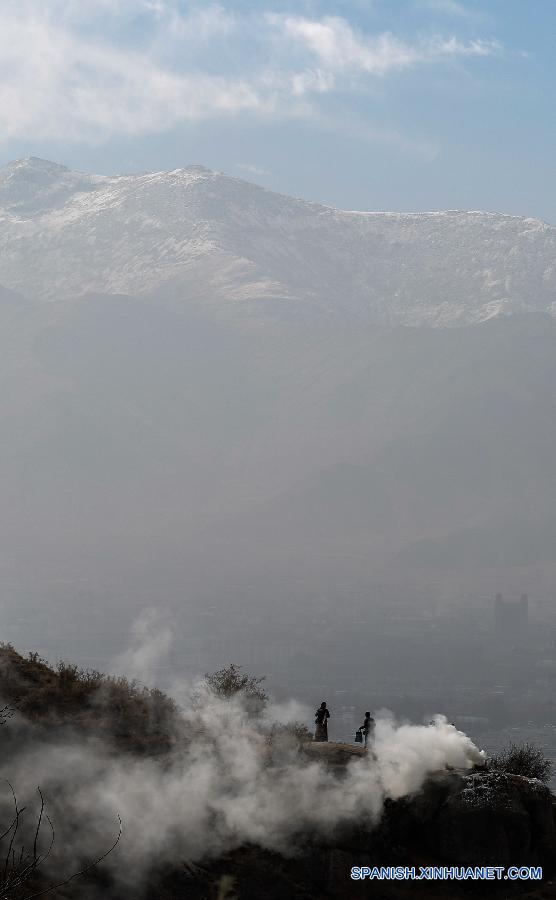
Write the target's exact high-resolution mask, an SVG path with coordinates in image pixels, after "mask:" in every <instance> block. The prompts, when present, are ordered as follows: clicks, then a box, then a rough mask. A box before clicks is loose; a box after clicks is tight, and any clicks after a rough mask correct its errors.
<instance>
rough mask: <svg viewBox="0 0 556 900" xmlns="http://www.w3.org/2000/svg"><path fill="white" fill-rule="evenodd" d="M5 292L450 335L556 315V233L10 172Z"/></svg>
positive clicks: (213, 176)
mask: <svg viewBox="0 0 556 900" xmlns="http://www.w3.org/2000/svg"><path fill="white" fill-rule="evenodd" d="M0 284H2V285H4V286H5V287H7V288H9V289H11V290H15V291H17V292H20V293H22V294H23V295H25V296H27V297H29V298H37V299H60V298H68V297H72V296H79V295H81V294H84V293H90V292H97V293H119V294H132V295H140V294H152V293H156V294H157V295H160V296H165V297H171V298H172V299H175V300H179V301H187V302H189V303H190V304H197V303H199V304H201V305H202V307H203V308H204V309H205V310H211V311H213V312H214V313H216V314H218V315H219V316H221V315H222V313H226V312H228V313H229V312H230V311H233V314H235V313H236V312H237V313H248V314H249V315H251V316H255V317H257V316H259V315H262V316H265V317H266V316H272V317H273V318H276V317H278V318H285V319H288V320H291V319H292V318H293V319H294V320H296V319H305V318H314V317H315V316H317V317H319V318H320V317H324V318H326V319H330V318H333V319H336V318H338V319H340V320H348V321H349V320H353V319H355V320H359V319H361V318H363V319H368V320H370V321H371V322H377V323H380V324H387V325H390V324H406V325H437V326H438V325H440V326H452V325H458V324H471V323H474V322H480V321H483V320H486V319H489V318H492V317H493V316H496V315H499V314H511V313H516V312H527V311H550V312H554V311H555V310H556V228H555V227H553V226H550V225H547V224H545V223H543V222H541V221H538V220H536V219H528V218H521V217H517V216H510V215H501V214H497V213H487V212H459V211H448V212H431V213H416V214H402V213H364V212H346V211H342V210H337V209H333V208H330V207H326V206H321V205H319V204H316V203H309V202H306V201H303V200H297V199H294V198H291V197H287V196H283V195H280V194H276V193H272V192H271V191H267V190H264V189H263V188H260V187H257V186H256V185H253V184H250V183H247V182H245V181H241V180H239V179H236V178H231V177H228V176H226V175H223V174H221V173H218V172H212V171H210V170H208V169H205V168H203V167H201V166H189V167H187V168H183V169H175V170H173V171H170V172H154V173H149V174H142V175H121V176H113V177H112V176H99V175H85V174H81V173H78V172H73V171H71V170H69V169H67V168H65V167H64V166H59V165H56V164H54V163H51V162H46V161H44V160H40V159H36V158H31V159H25V160H19V161H16V162H13V163H10V164H9V165H7V166H4V167H3V168H1V169H0Z"/></svg>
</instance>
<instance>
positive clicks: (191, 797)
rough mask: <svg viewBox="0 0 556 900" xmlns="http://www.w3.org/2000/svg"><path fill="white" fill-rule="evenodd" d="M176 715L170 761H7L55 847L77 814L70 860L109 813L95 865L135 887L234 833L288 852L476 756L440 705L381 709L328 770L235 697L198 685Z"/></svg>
mask: <svg viewBox="0 0 556 900" xmlns="http://www.w3.org/2000/svg"><path fill="white" fill-rule="evenodd" d="M199 692H201V694H200V693H199ZM182 715H183V725H184V730H183V734H184V735H186V736H187V735H189V737H188V738H184V739H183V741H182V740H180V739H179V738H176V744H175V747H174V752H173V756H172V760H171V761H168V760H165V761H164V762H163V763H161V762H160V761H155V760H144V759H131V758H121V757H120V758H117V757H115V756H114V755H113V754H112V753H110V752H109V750H108V748H106V747H104V748H103V747H99V746H98V745H97V744H91V743H87V744H83V743H79V742H75V743H73V744H70V745H68V744H67V743H64V744H59V745H58V744H53V745H47V746H44V745H40V744H39V745H35V746H33V747H32V749H30V750H29V751H28V752H27V753H25V754H24V755H23V756H22V757H21V758H20V759H19V761H18V764H17V767H16V771H15V772H14V771H13V760H12V761H11V762H10V764H9V769H10V771H9V775H10V778H11V779H12V781H13V782H14V784H15V785H16V790H17V792H18V794H20V795H23V794H25V795H29V794H30V793H31V792H32V791H33V790H34V787H35V785H36V784H37V783H39V784H40V785H41V786H42V788H43V790H44V792H45V794H46V797H47V800H48V803H49V806H50V811H51V815H52V816H53V818H54V820H55V822H56V826H57V832H58V838H57V841H58V843H59V844H60V845H61V846H62V847H64V848H66V849H67V848H71V846H72V844H74V843H75V823H76V822H77V823H79V824H80V834H82V835H83V840H81V838H80V840H79V847H78V848H77V850H76V854H78V855H76V856H75V857H74V858H73V859H72V864H73V865H74V866H77V865H80V864H82V862H83V859H84V858H86V857H89V858H91V857H94V856H95V854H98V852H99V850H101V849H102V843H103V842H104V845H107V844H108V843H109V839H110V836H111V834H112V832H113V831H114V829H115V822H116V813H118V814H119V815H120V816H121V818H122V821H123V828H124V832H123V838H122V841H121V843H120V846H119V847H118V848H117V850H116V851H115V852H114V854H112V856H110V857H109V858H108V860H107V861H106V863H105V865H107V866H109V867H111V868H112V869H113V871H114V874H115V875H116V877H117V878H118V879H124V881H126V882H127V881H128V880H129V879H131V880H132V881H133V882H134V887H135V889H136V890H137V888H138V886H139V885H140V883H141V880H142V878H143V877H144V876H145V874H146V872H147V871H148V869H150V868H151V867H152V866H154V865H157V866H159V865H161V864H164V863H166V864H168V865H169V864H170V863H171V862H175V861H176V860H187V861H188V862H189V863H195V862H199V861H201V860H203V859H206V858H207V857H215V856H218V855H220V854H223V853H225V852H227V851H230V850H233V849H234V848H237V847H239V846H240V845H242V844H245V843H252V844H256V845H258V846H260V847H263V848H265V849H269V850H274V851H278V852H281V853H283V854H286V855H288V854H294V853H295V850H296V846H298V845H299V842H300V839H302V836H304V835H311V836H312V837H316V838H319V837H321V838H325V839H326V838H329V837H331V836H332V835H333V834H334V832H335V830H336V829H338V828H339V827H340V826H342V825H347V824H356V823H361V824H367V825H372V824H373V823H377V822H378V821H379V819H380V817H381V813H382V810H383V806H384V802H385V800H386V799H387V798H393V799H396V798H399V797H403V796H406V795H408V794H412V793H414V792H416V791H418V790H419V789H420V788H421V786H422V785H423V782H424V780H425V779H426V777H427V775H429V774H430V773H432V772H434V771H437V770H439V769H444V768H445V767H446V766H452V767H456V768H464V769H466V768H470V767H471V766H472V765H473V764H475V763H481V762H482V761H483V754H482V753H481V752H480V751H479V750H478V749H477V748H476V747H475V745H474V744H473V743H472V742H471V740H470V739H469V738H468V737H467V736H466V735H465V734H463V733H462V732H460V731H458V730H457V729H456V728H455V727H454V726H452V725H450V724H449V723H448V722H447V721H446V719H445V718H443V717H442V716H439V717H437V718H436V720H435V723H434V724H433V725H409V724H399V723H397V722H396V720H395V719H394V718H393V716H391V715H386V714H384V715H381V716H380V717H379V718H378V720H377V723H376V741H375V747H374V752H373V753H368V754H367V756H366V757H364V758H363V757H358V758H355V759H354V760H353V761H352V762H350V763H348V765H347V769H346V772H345V775H344V777H342V778H341V779H338V777H337V775H335V774H334V773H333V772H331V771H330V770H329V768H327V766H326V765H325V764H324V763H323V762H322V761H321V760H320V759H314V758H313V757H312V756H311V755H309V754H307V755H305V754H300V753H299V748H298V745H297V744H294V743H293V742H292V743H291V744H289V745H288V744H285V745H284V744H283V743H281V744H280V748H279V752H278V753H273V752H272V750H271V748H270V746H269V743H268V741H267V739H266V737H265V729H264V727H262V724H261V723H258V724H254V723H253V722H250V721H249V720H248V719H247V718H246V714H245V711H244V709H243V707H242V704H241V703H239V702H229V701H222V700H218V699H215V698H214V697H211V696H209V694H208V693H207V692H206V691H205V692H204V694H203V693H202V688H200V687H198V688H197V701H196V702H195V704H193V705H192V707H191V708H189V709H186V710H184V711H183V714H182ZM3 768H5V767H3ZM2 774H5V775H8V772H7V771H6V772H2ZM23 799H24V798H23V796H22V800H23ZM25 799H27V797H25ZM60 823H61V826H60ZM66 859H67V857H66ZM66 865H67V862H66ZM57 874H59V873H57Z"/></svg>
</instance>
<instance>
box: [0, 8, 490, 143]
mask: <svg viewBox="0 0 556 900" xmlns="http://www.w3.org/2000/svg"><path fill="white" fill-rule="evenodd" d="M495 51H496V45H495V44H494V43H493V42H488V41H480V40H476V41H472V42H470V43H463V42H461V41H459V40H458V39H457V38H455V37H450V38H446V39H441V38H436V39H432V40H428V41H427V42H422V41H418V42H416V43H414V44H413V43H409V42H406V41H402V40H400V39H399V38H397V37H396V36H395V35H393V34H390V33H383V34H378V35H371V36H369V35H364V34H361V33H359V32H357V31H356V30H355V29H354V28H353V27H352V26H351V25H350V23H349V22H348V21H347V20H346V19H344V18H341V17H338V16H332V17H331V16H328V17H325V18H322V19H318V20H317V19H309V18H304V17H302V16H284V15H276V14H265V13H264V12H262V13H261V12H256V13H247V12H244V13H237V12H230V9H229V8H227V7H224V6H223V5H219V4H209V5H207V4H197V5H195V4H190V5H189V6H188V7H187V9H186V10H185V11H184V8H183V6H182V4H180V3H179V2H178V0H4V3H3V4H2V5H1V6H0V136H1V137H0V140H2V141H7V140H9V139H24V140H36V139H39V140H40V139H54V140H66V141H68V140H75V141H77V140H87V141H101V140H104V139H106V138H109V137H111V136H113V135H128V136H140V135H146V134H149V133H156V132H160V131H164V130H167V129H171V128H173V127H175V126H176V125H178V124H179V123H182V122H188V121H189V122H192V121H199V120H204V119H208V118H215V117H221V116H233V115H239V114H242V113H250V114H256V115H261V116H268V115H271V114H272V115H277V116H278V115H279V116H282V117H284V116H290V117H292V116H303V115H308V114H311V113H314V112H315V111H316V109H317V107H318V98H319V96H321V97H322V96H323V95H326V94H331V93H332V92H334V91H336V90H339V89H341V90H343V91H346V90H348V89H352V88H353V86H354V79H355V78H361V79H362V78H371V77H376V76H385V75H387V74H388V73H391V72H397V71H403V70H404V69H408V68H410V67H413V66H416V65H418V64H424V63H433V62H440V61H442V60H449V59H453V58H458V57H459V58H471V57H480V56H487V55H490V54H492V53H494V52H495Z"/></svg>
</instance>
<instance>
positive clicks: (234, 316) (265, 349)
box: [0, 159, 556, 658]
mask: <svg viewBox="0 0 556 900" xmlns="http://www.w3.org/2000/svg"><path fill="white" fill-rule="evenodd" d="M555 251H556V229H555V228H554V227H551V226H549V225H546V224H543V223H542V222H539V221H537V220H534V219H523V218H518V217H512V216H507V215H498V214H495V213H484V212H442V213H425V214H414V215H413V214H412V215H408V214H398V213H359V212H342V211H339V210H335V209H330V208H328V207H325V206H319V205H318V204H314V203H307V202H305V201H301V200H295V199H292V198H290V197H284V196H281V195H278V194H273V193H271V192H269V191H266V190H263V189H262V188H259V187H256V186H255V185H251V184H247V183H245V182H243V181H239V180H237V179H234V178H229V177H227V176H225V175H221V174H218V173H215V172H211V171H209V170H207V169H204V168H202V167H198V166H191V167H188V168H184V169H177V170H174V171H172V172H158V173H152V174H146V175H130V176H118V177H105V176H96V175H95V176H93V175H82V174H80V173H75V172H71V171H69V170H68V169H66V168H64V167H62V166H57V165H55V164H53V163H47V162H44V161H42V160H37V159H30V160H22V161H18V162H14V163H11V164H9V165H8V166H5V167H4V168H2V169H0V284H2V285H3V286H4V287H3V288H2V290H1V291H0V434H1V440H0V565H1V566H2V572H3V578H4V584H8V585H12V588H13V591H15V593H14V594H13V596H17V597H19V598H20V597H21V596H22V592H23V594H24V595H25V596H28V597H29V598H31V599H33V598H34V600H36V599H37V598H38V597H40V598H41V602H43V603H44V604H45V608H49V604H54V605H56V603H62V605H63V602H65V601H62V600H60V599H59V598H60V597H63V596H67V597H68V598H71V597H73V596H74V592H75V590H76V589H77V588H76V585H78V586H80V587H79V590H81V589H83V590H88V591H93V593H94V592H96V595H95V596H103V597H105V598H108V599H107V601H106V602H112V599H113V598H114V596H116V597H117V598H120V599H119V600H118V602H121V603H123V602H124V600H123V599H122V598H127V600H126V601H125V602H129V603H145V602H147V601H149V600H150V599H151V598H153V597H155V598H156V602H157V603H161V604H164V602H165V601H166V600H168V598H171V599H172V600H175V598H176V597H182V596H186V597H187V600H184V603H186V602H187V603H191V604H195V603H199V604H202V603H204V602H205V601H206V598H207V597H210V598H211V601H212V602H220V599H219V598H222V602H225V603H230V604H232V603H233V602H235V601H233V600H232V599H230V597H231V596H232V595H233V596H234V597H238V596H243V595H245V594H246V593H249V592H250V593H251V594H255V595H256V596H257V598H258V600H257V602H260V604H261V605H262V607H263V608H264V606H265V603H268V604H270V603H273V602H274V601H275V600H276V598H282V597H283V596H284V594H287V595H288V596H289V597H296V598H298V599H299V604H298V608H299V610H302V609H303V608H304V607H303V603H304V600H305V599H307V598H308V597H311V596H314V595H329V594H330V593H332V594H334V595H335V596H336V595H337V596H338V598H340V599H341V597H342V595H343V594H342V592H345V591H349V590H351V589H352V588H353V589H354V590H355V589H357V591H359V593H361V591H363V592H365V591H367V590H368V592H369V597H371V596H375V597H376V596H378V597H379V596H380V592H381V591H382V592H383V594H384V596H411V594H412V592H413V591H415V592H417V593H419V592H420V595H422V596H431V597H433V598H440V599H442V598H446V597H450V596H454V595H457V594H461V593H463V594H465V593H470V594H473V593H477V592H478V593H481V592H482V593H483V594H484V593H487V594H488V593H489V592H494V591H495V590H502V591H508V592H510V593H511V592H512V591H516V592H521V591H526V590H530V591H535V590H536V591H537V593H538V594H540V595H543V596H544V595H545V594H546V592H548V593H549V594H550V592H551V591H552V592H553V589H554V584H555V576H556V516H555V513H554V510H555V509H556V454H555V453H554V447H555V446H556V390H555V388H556V321H555V318H554V315H553V313H554V311H555V309H556V307H555V302H556V252H555ZM46 301H56V302H46ZM430 326H434V327H430ZM448 326H451V327H448ZM452 326H458V327H452ZM14 586H15V587H14ZM185 586H187V587H185ZM373 586H374V587H373ZM12 588H10V590H11V589H12ZM373 592H374V593H373ZM377 592H378V593H377ZM6 596H9V591H8V593H7V594H6ZM130 598H131V599H130ZM215 598H216V599H215ZM6 602H8V601H6ZM9 602H11V601H9ZM18 602H20V601H19V600H18ZM67 602H68V603H70V602H71V599H68V601H67ZM99 602H100V601H99ZM276 602H277V600H276ZM232 657H233V654H232ZM232 657H231V658H232Z"/></svg>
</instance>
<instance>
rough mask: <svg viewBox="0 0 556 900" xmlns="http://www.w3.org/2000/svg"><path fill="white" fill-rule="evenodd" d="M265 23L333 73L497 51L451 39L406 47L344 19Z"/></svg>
mask: <svg viewBox="0 0 556 900" xmlns="http://www.w3.org/2000/svg"><path fill="white" fill-rule="evenodd" d="M269 21H270V22H271V23H272V24H273V25H275V26H277V27H281V28H282V30H283V32H284V33H285V34H286V35H288V36H289V37H290V38H292V39H293V40H294V41H298V42H300V43H301V44H303V45H304V46H305V47H306V49H307V50H308V51H309V52H310V53H312V54H313V55H314V56H316V57H317V59H318V61H319V63H320V64H321V65H322V66H323V67H325V68H326V69H328V70H329V71H330V70H331V71H333V72H360V73H367V74H370V75H386V74H387V73H389V72H395V71H401V70H403V69H407V68H409V67H411V66H415V65H418V64H423V63H430V62H440V61H442V60H447V59H450V58H454V57H458V56H490V55H492V54H493V53H495V52H496V51H497V50H499V49H500V48H499V45H498V44H497V43H496V42H494V41H483V40H474V41H471V42H469V43H463V42H461V41H459V40H457V39H456V38H454V37H451V38H448V39H442V38H438V37H436V38H432V39H427V40H422V41H418V42H416V43H415V44H408V43H407V42H405V41H402V40H400V39H399V38H397V37H396V36H395V35H393V34H391V33H390V32H383V33H382V34H379V35H376V36H373V37H366V36H362V35H360V34H358V33H357V32H356V31H355V29H354V28H352V26H351V25H350V24H349V22H347V21H346V20H345V19H343V18H340V17H339V16H326V17H325V18H324V19H320V20H312V19H305V18H302V17H300V16H276V15H272V16H269Z"/></svg>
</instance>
